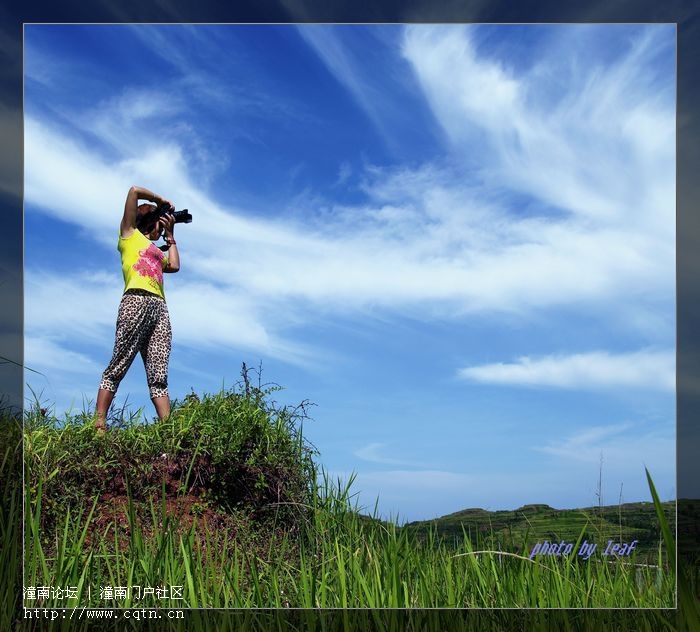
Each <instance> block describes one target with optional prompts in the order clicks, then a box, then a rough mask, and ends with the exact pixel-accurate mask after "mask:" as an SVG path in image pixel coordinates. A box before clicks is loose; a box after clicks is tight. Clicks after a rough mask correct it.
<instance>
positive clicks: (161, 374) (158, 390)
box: [141, 299, 172, 419]
mask: <svg viewBox="0 0 700 632" xmlns="http://www.w3.org/2000/svg"><path fill="white" fill-rule="evenodd" d="M156 300H157V299H156ZM157 309H158V313H157V320H156V325H155V327H154V328H153V332H152V333H151V336H150V338H149V340H148V344H147V345H146V346H145V348H142V349H141V357H142V358H143V363H144V365H145V367H146V379H147V380H148V390H149V392H150V395H151V401H152V402H153V406H155V409H156V414H157V415H158V418H159V419H165V418H166V417H168V416H169V415H170V396H169V394H168V363H169V361H170V348H171V344H172V329H171V327H170V316H169V314H168V306H167V305H166V303H165V301H158V300H157Z"/></svg>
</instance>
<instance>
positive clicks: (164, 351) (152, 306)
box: [95, 186, 180, 433]
mask: <svg viewBox="0 0 700 632" xmlns="http://www.w3.org/2000/svg"><path fill="white" fill-rule="evenodd" d="M139 200H147V201H148V202H152V203H154V204H156V205H157V206H158V207H164V206H165V207H167V208H169V209H171V210H174V208H173V205H172V204H170V202H168V200H166V199H164V198H162V197H161V196H160V195H156V194H155V193H152V192H151V191H149V190H148V189H144V188H143V187H137V186H132V187H131V188H130V189H129V193H128V194H127V196H126V202H125V204H124V216H123V217H122V221H121V226H120V231H119V241H118V244H117V249H118V250H119V253H120V254H121V260H122V273H123V275H124V294H123V296H122V300H121V303H120V304H119V313H118V315H117V327H116V335H115V339H114V352H113V354H112V359H111V361H110V363H109V365H108V366H107V368H106V369H105V371H104V373H103V374H102V380H101V381H100V387H99V390H98V392H97V403H96V411H95V428H96V429H97V430H98V432H100V433H103V432H104V431H105V430H106V429H107V411H108V410H109V407H110V405H111V403H112V400H113V399H114V394H115V393H116V392H117V388H118V387H119V383H120V382H121V381H122V379H123V378H124V375H126V372H127V371H128V369H129V367H130V366H131V363H132V362H133V361H134V358H135V357H136V353H137V352H139V353H141V357H142V359H143V363H144V365H145V367H146V379H147V381H148V388H149V392H150V395H151V401H152V402H153V405H154V406H155V409H156V413H157V414H158V417H159V419H163V418H164V417H167V416H168V415H169V414H170V397H169V395H168V362H169V359H170V345H171V341H172V332H171V329H170V316H169V315H168V307H167V305H166V303H165V292H164V290H163V273H164V272H177V271H178V270H179V269H180V255H179V253H178V249H177V244H176V242H175V238H174V236H173V228H174V225H175V218H174V217H173V215H172V214H170V213H168V214H165V215H163V216H159V213H157V212H155V209H156V206H153V204H149V203H142V204H139ZM163 233H164V234H165V237H164V238H165V241H166V243H167V244H168V249H167V255H166V254H164V253H163V252H162V251H161V249H160V248H158V247H157V246H156V245H155V244H154V243H152V242H154V241H157V240H158V239H159V238H160V236H161V235H162V234H163Z"/></svg>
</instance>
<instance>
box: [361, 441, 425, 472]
mask: <svg viewBox="0 0 700 632" xmlns="http://www.w3.org/2000/svg"><path fill="white" fill-rule="evenodd" d="M386 447H387V446H386V444H384V443H377V442H372V443H368V444H367V445H364V446H362V447H361V448H358V449H357V450H355V451H354V452H353V454H354V455H355V456H356V457H357V458H358V459H362V460H363V461H368V462H370V463H382V464H384V465H404V466H412V467H414V468H428V467H430V466H429V465H427V464H425V463H421V462H417V461H415V460H409V459H405V458H404V459H398V458H395V457H393V456H387V454H386Z"/></svg>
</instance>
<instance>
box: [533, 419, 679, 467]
mask: <svg viewBox="0 0 700 632" xmlns="http://www.w3.org/2000/svg"><path fill="white" fill-rule="evenodd" d="M672 432H673V427H672V425H671V424H665V425H664V428H661V429H655V428H648V427H645V426H644V425H642V424H639V423H636V422H623V423H617V424H611V425H609V426H599V425H592V426H589V427H587V428H583V429H578V430H574V431H572V432H571V433H570V434H569V435H568V436H566V437H564V438H562V439H557V438H550V439H548V440H547V441H545V442H544V445H533V446H531V449H532V450H534V451H536V452H542V453H544V454H548V455H550V456H552V457H555V458H557V459H560V460H561V461H562V462H572V461H578V462H582V463H589V464H596V463H598V464H600V460H601V458H602V460H603V468H604V470H605V471H606V472H607V473H608V474H609V475H612V474H613V473H614V475H615V476H620V474H619V473H621V472H625V471H635V469H636V471H638V472H639V473H641V472H642V471H643V467H644V466H645V465H646V466H647V467H649V468H650V471H652V473H653V472H654V471H656V472H658V473H661V472H663V473H664V475H665V474H666V473H667V472H672V471H673V468H674V460H673V459H669V458H668V455H674V454H675V449H676V448H675V438H674V437H673V434H672ZM641 455H644V456H643V457H642V456H641Z"/></svg>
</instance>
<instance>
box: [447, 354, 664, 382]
mask: <svg viewBox="0 0 700 632" xmlns="http://www.w3.org/2000/svg"><path fill="white" fill-rule="evenodd" d="M458 375H459V377H461V378H463V379H465V380H470V381H475V382H481V383H486V384H500V385H508V386H539V387H552V388H566V389H579V390H590V389H593V390H598V389H626V388H637V389H640V388H641V389H653V390H662V391H671V392H672V391H674V390H675V386H676V369H675V353H674V352H673V351H645V350H643V351H636V352H632V353H623V354H612V353H609V352H606V351H594V352H588V353H577V354H572V355H552V356H544V357H540V358H534V359H533V358H530V357H527V356H524V357H521V358H518V359H517V360H516V361H515V362H510V363H503V362H499V363H494V364H485V365H478V366H471V367H465V368H463V369H460V370H459V372H458Z"/></svg>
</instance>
